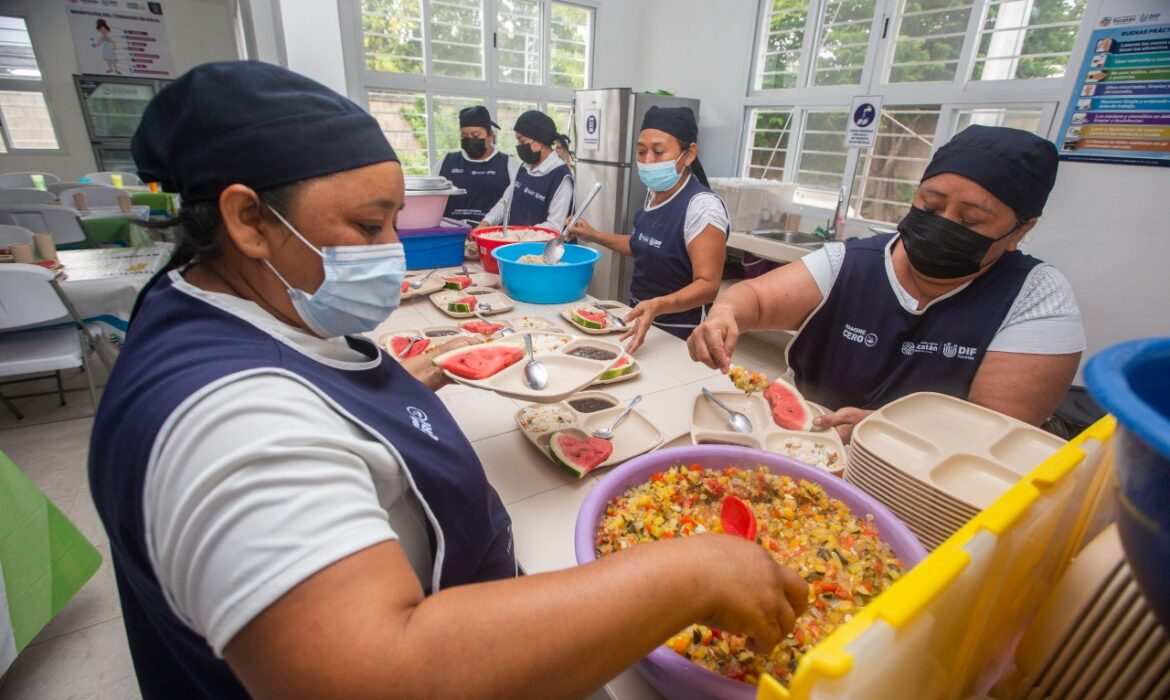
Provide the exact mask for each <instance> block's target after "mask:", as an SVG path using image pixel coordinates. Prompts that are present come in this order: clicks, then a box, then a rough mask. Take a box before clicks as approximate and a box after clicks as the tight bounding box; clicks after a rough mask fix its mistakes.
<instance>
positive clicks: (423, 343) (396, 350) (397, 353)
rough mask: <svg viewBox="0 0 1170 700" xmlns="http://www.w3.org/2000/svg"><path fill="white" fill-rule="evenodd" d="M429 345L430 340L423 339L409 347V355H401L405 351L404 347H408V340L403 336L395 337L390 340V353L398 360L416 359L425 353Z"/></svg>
mask: <svg viewBox="0 0 1170 700" xmlns="http://www.w3.org/2000/svg"><path fill="white" fill-rule="evenodd" d="M430 344H431V341H430V340H428V339H426V338H423V339H422V340H420V341H418V342H417V343H415V344H414V345H413V346H411V348H410V352H409V353H407V354H405V355H403V354H402V351H403V350H405V349H406V346H408V345H410V338H408V337H407V336H405V335H396V336H394V337H393V338H391V339H390V352H392V353H393V354H394V357H397V358H398V359H400V360H408V359H410V358H412V357H418V356H419V355H421V354H423V353H424V352H426V350H427V347H429V346H430Z"/></svg>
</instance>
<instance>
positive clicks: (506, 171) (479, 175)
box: [431, 105, 520, 225]
mask: <svg viewBox="0 0 1170 700" xmlns="http://www.w3.org/2000/svg"><path fill="white" fill-rule="evenodd" d="M499 128H500V127H499V125H498V124H496V123H495V122H493V121H492V116H491V114H489V113H488V111H487V108H486V107H484V106H483V105H476V106H474V107H465V108H463V109H461V110H459V146H460V150H458V151H452V152H451V153H448V154H447V155H445V156H443V160H441V161H439V163H437V164H436V165H435V167H434V168H433V169H432V171H431V172H432V174H434V175H440V176H442V177H445V178H447V179H448V180H450V181H451V182H453V183H455V186H456V187H459V188H461V189H464V190H467V194H458V195H452V196H450V197H448V198H447V208H446V209H445V210H444V211H443V216H445V217H448V218H451V219H459V220H460V221H466V222H468V223H470V224H472V225H474V224H477V223H479V222H480V221H483V218H484V217H485V216H487V213H488V211H490V210H491V208H492V207H493V206H495V204H496V202H498V201H500V197H503V196H504V192H505V191H507V189H508V186H509V185H511V184H512V180H513V179H515V177H516V173H517V171H519V170H520V161H519V160H518V159H517V158H516V157H515V156H510V155H508V154H507V153H503V152H501V151H497V150H496V133H495V131H494V129H499Z"/></svg>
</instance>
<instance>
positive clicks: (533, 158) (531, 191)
mask: <svg viewBox="0 0 1170 700" xmlns="http://www.w3.org/2000/svg"><path fill="white" fill-rule="evenodd" d="M516 142H517V143H516V155H517V156H519V158H520V160H522V161H524V164H523V165H522V166H520V170H519V171H518V172H517V173H516V177H515V178H513V180H512V186H511V187H509V188H508V189H507V190H506V191H505V192H504V196H503V197H501V198H500V201H498V202H497V203H496V205H495V206H494V207H492V210H491V211H489V212H488V213H487V216H485V217H484V218H483V221H481V222H480V223H479V226H477V227H476V228H483V227H484V226H499V225H500V224H501V223H502V222H503V220H504V207H505V206H509V205H510V206H511V210H510V211H509V212H508V224H509V225H510V226H544V227H546V228H551V229H553V230H556V231H560V230H561V227H563V226H564V225H565V221H566V220H567V219H568V218H569V212H570V211H571V210H572V208H573V174H572V172H571V171H570V170H569V166H568V165H567V164H565V162H564V161H563V160H561V158H560V157H559V156H558V155H557V154H556V152H555V151H554V150H553V144H555V143H559V144H560V145H561V146H564V147H567V146H568V142H569V139H568V137H567V136H565V135H564V134H560V133H557V125H556V123H554V122H553V120H552V117H550V116H548V115H547V114H545V113H544V112H538V111H536V110H530V111H528V112H525V113H524V114H521V115H520V116H519V118H517V119H516Z"/></svg>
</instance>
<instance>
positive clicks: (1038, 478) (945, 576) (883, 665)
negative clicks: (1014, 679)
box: [756, 416, 1116, 700]
mask: <svg viewBox="0 0 1170 700" xmlns="http://www.w3.org/2000/svg"><path fill="white" fill-rule="evenodd" d="M1115 428H1116V421H1115V420H1114V419H1113V418H1112V417H1111V416H1107V417H1105V418H1103V419H1101V420H1100V421H1098V422H1097V423H1096V424H1095V425H1093V426H1092V427H1090V428H1089V429H1088V430H1086V431H1085V432H1084V433H1082V434H1081V435H1079V436H1077V437H1076V438H1075V439H1073V440H1072V441H1070V442H1069V443H1068V444H1067V445H1066V446H1065V447H1063V448H1061V449H1060V450H1058V451H1057V452H1055V453H1054V454H1053V455H1052V456H1051V457H1049V458H1048V459H1047V460H1045V461H1044V462H1042V463H1041V464H1040V465H1039V466H1038V467H1036V469H1034V470H1033V471H1032V472H1031V473H1030V474H1028V476H1026V477H1025V478H1024V479H1022V480H1021V481H1020V482H1019V483H1017V484H1016V485H1015V486H1013V487H1012V488H1011V489H1010V490H1009V491H1008V492H1007V493H1005V494H1004V495H1003V496H1002V497H1001V498H1000V499H999V500H998V501H996V502H995V503H994V504H992V505H991V506H990V507H988V508H987V509H986V510H984V511H983V512H982V513H980V514H979V515H978V516H976V517H975V518H974V519H973V520H971V521H970V522H969V523H967V525H965V526H964V527H963V528H962V529H961V530H959V531H958V532H956V533H955V534H954V535H953V536H951V538H950V539H949V540H947V541H946V542H944V543H943V544H942V546H940V547H939V548H938V549H936V550H934V551H933V552H932V553H931V554H930V555H929V556H928V557H927V558H926V559H924V560H923V561H922V562H921V563H919V564H918V566H916V567H914V568H913V569H912V570H910V571H909V572H908V573H907V574H906V576H904V577H903V578H902V579H901V580H899V581H898V582H897V583H895V584H894V585H893V586H891V587H890V588H889V589H888V590H887V591H886V592H885V593H883V594H882V595H880V596H878V597H877V598H876V599H875V600H874V601H873V602H871V603H870V604H869V605H867V606H866V607H865V608H864V609H862V610H861V611H860V612H859V613H858V614H857V615H855V616H854V618H853V619H852V620H850V621H849V622H848V623H846V624H844V625H842V626H841V627H839V628H838V629H837V630H836V631H835V632H834V633H833V634H832V635H830V636H829V637H828V638H827V639H826V640H825V641H824V642H822V643H821V644H819V645H818V646H817V647H816V648H815V649H813V650H812V651H811V652H809V653H808V654H807V655H805V657H804V658H803V659H802V660H801V662H800V666H799V667H798V668H797V670H796V674H795V675H794V676H793V678H792V683H791V685H790V687H789V688H787V689H785V688H784V687H783V686H781V685H780V683H779V682H777V681H776V680H775V679H773V678H771V677H770V676H765V677H764V678H763V679H761V682H760V689H759V693H758V694H757V696H756V697H757V699H758V700H806V699H810V700H812V699H815V700H828V699H831V698H848V699H849V700H887V699H888V700H895V699H897V700H902V699H903V698H909V697H912V698H916V699H920V700H934V699H936V698H937V699H943V698H947V699H950V698H967V697H969V696H971V695H979V694H982V693H986V692H987V690H988V688H990V687H991V685H992V684H993V683H994V682H995V680H996V679H997V678H998V677H999V676H1000V675H1002V673H1003V672H1004V671H1005V670H1006V669H1008V668H1010V665H1011V661H1012V660H1011V651H1012V646H1013V643H1014V641H1015V640H1016V639H1017V638H1018V636H1019V635H1020V634H1021V633H1022V631H1023V630H1024V628H1025V627H1026V626H1027V625H1028V623H1029V622H1030V621H1031V619H1032V616H1033V615H1034V614H1035V612H1036V610H1037V609H1038V608H1039V607H1040V603H1041V601H1042V600H1043V599H1044V597H1045V596H1046V595H1047V594H1048V592H1049V591H1050V590H1051V589H1052V587H1053V586H1054V585H1055V583H1056V581H1057V580H1058V579H1059V578H1060V576H1061V574H1062V573H1063V572H1064V570H1065V568H1066V567H1067V566H1068V563H1069V561H1070V560H1071V558H1072V557H1073V556H1074V555H1075V554H1076V553H1077V552H1078V551H1080V549H1081V547H1082V546H1083V545H1084V544H1086V543H1087V542H1088V541H1089V540H1091V539H1092V538H1093V537H1095V536H1096V535H1097V533H1099V532H1100V531H1101V530H1103V529H1104V528H1105V527H1106V526H1107V525H1108V524H1109V523H1110V522H1111V521H1112V509H1111V505H1110V504H1111V502H1112V501H1111V498H1112V489H1111V488H1110V486H1111V483H1112V480H1111V475H1112V471H1113V470H1112V463H1111V461H1110V459H1109V457H1108V453H1109V451H1108V450H1106V449H1105V445H1106V444H1107V443H1108V442H1109V441H1110V440H1111V439H1112V438H1113V434H1114V430H1115Z"/></svg>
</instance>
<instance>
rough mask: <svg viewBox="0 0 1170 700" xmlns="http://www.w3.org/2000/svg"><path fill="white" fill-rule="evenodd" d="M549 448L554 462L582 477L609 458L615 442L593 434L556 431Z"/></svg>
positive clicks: (550, 440)
mask: <svg viewBox="0 0 1170 700" xmlns="http://www.w3.org/2000/svg"><path fill="white" fill-rule="evenodd" d="M548 449H549V452H551V453H552V457H553V461H554V462H556V463H557V464H559V465H561V466H562V467H564V468H565V469H567V470H569V471H570V472H572V473H573V474H575V475H576V476H577V478H581V477H583V476H585V475H586V474H588V473H589V472H591V471H593V470H594V469H596V468H597V467H599V466H601V463H602V462H604V461H605V460H607V459H609V456H610V455H611V454H613V443H612V442H610V441H609V440H602V439H601V438H596V437H593V436H592V435H587V436H585V437H581V436H580V435H576V434H573V433H569V432H556V433H553V434H552V436H551V437H550V438H549V443H548Z"/></svg>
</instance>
